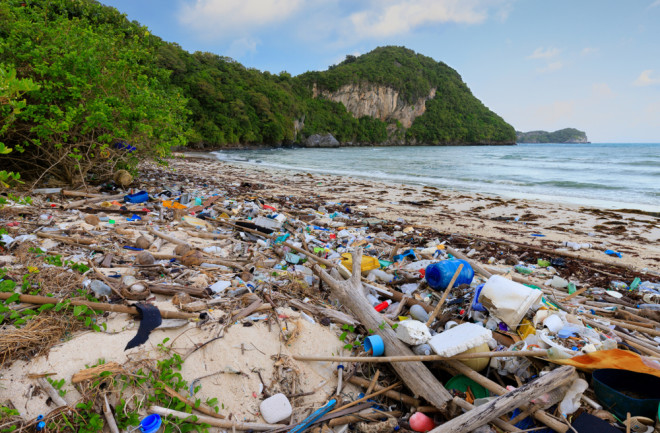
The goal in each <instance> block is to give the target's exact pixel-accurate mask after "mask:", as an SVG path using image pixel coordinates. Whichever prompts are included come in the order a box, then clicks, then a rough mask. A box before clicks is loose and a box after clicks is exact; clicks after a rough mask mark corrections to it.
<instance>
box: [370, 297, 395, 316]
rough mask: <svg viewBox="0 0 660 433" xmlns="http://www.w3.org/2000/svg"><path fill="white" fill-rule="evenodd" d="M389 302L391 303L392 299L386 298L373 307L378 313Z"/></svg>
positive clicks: (388, 304) (387, 305)
mask: <svg viewBox="0 0 660 433" xmlns="http://www.w3.org/2000/svg"><path fill="white" fill-rule="evenodd" d="M390 304H392V301H390V300H389V299H388V300H386V301H384V302H381V303H380V304H378V305H376V306H375V307H374V309H375V310H376V311H378V312H379V313H380V312H381V311H383V310H384V309H386V308H387V307H389V306H390Z"/></svg>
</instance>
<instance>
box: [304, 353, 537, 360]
mask: <svg viewBox="0 0 660 433" xmlns="http://www.w3.org/2000/svg"><path fill="white" fill-rule="evenodd" d="M522 356H537V357H543V358H544V357H546V356H548V351H547V350H503V351H500V352H478V353H459V354H458V355H454V356H441V355H410V356H408V355H405V356H321V355H294V356H293V359H296V360H298V361H335V362H414V361H449V360H453V359H456V360H461V359H478V358H518V357H522Z"/></svg>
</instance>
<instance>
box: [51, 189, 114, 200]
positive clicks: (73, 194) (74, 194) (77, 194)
mask: <svg viewBox="0 0 660 433" xmlns="http://www.w3.org/2000/svg"><path fill="white" fill-rule="evenodd" d="M62 195H65V196H67V197H86V198H96V197H103V198H105V197H106V196H104V195H103V194H95V193H91V192H84V191H71V190H66V189H64V190H62Z"/></svg>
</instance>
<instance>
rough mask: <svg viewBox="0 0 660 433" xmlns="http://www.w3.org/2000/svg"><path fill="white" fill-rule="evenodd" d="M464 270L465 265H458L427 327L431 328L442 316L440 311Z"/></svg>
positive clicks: (427, 322)
mask: <svg viewBox="0 0 660 433" xmlns="http://www.w3.org/2000/svg"><path fill="white" fill-rule="evenodd" d="M462 270H463V263H460V264H459V265H458V268H456V272H454V276H453V277H451V281H450V282H449V284H447V288H446V289H445V291H444V293H443V294H442V298H440V302H438V305H436V307H435V310H433V313H431V315H430V316H429V320H427V321H426V326H431V323H433V321H434V320H435V318H436V316H437V315H438V314H440V310H441V309H442V306H443V305H444V304H445V301H446V300H447V296H449V292H450V291H451V289H452V287H454V283H455V282H456V279H457V278H458V275H459V274H460V273H461V271H462Z"/></svg>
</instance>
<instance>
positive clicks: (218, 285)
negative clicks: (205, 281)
mask: <svg viewBox="0 0 660 433" xmlns="http://www.w3.org/2000/svg"><path fill="white" fill-rule="evenodd" d="M230 286H231V281H225V280H220V281H216V282H215V283H213V284H212V285H211V287H209V288H210V289H211V290H213V293H222V292H224V291H225V290H227V288H229V287H230Z"/></svg>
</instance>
